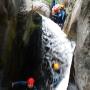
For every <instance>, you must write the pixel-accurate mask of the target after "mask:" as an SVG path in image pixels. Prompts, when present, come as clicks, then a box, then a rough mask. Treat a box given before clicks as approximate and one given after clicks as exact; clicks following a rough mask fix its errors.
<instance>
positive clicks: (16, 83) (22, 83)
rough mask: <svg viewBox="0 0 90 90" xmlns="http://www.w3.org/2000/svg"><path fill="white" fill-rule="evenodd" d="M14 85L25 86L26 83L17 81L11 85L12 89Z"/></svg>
mask: <svg viewBox="0 0 90 90" xmlns="http://www.w3.org/2000/svg"><path fill="white" fill-rule="evenodd" d="M15 85H26V81H17V82H13V83H12V87H13V86H15Z"/></svg>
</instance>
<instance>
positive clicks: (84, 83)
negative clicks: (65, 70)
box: [74, 0, 90, 90]
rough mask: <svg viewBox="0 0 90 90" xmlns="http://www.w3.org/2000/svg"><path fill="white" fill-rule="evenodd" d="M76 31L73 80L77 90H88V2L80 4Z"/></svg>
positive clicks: (89, 17)
mask: <svg viewBox="0 0 90 90" xmlns="http://www.w3.org/2000/svg"><path fill="white" fill-rule="evenodd" d="M77 13H78V12H77ZM76 30H77V46H76V50H75V56H74V57H75V58H74V62H75V65H74V67H75V80H76V83H77V85H78V88H79V90H90V0H83V2H82V6H81V11H80V15H79V17H78V20H77V29H76Z"/></svg>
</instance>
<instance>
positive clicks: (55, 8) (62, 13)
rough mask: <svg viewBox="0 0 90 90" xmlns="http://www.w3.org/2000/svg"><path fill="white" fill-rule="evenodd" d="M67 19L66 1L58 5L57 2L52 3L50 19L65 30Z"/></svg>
mask: <svg viewBox="0 0 90 90" xmlns="http://www.w3.org/2000/svg"><path fill="white" fill-rule="evenodd" d="M66 17H67V14H66V10H65V3H64V1H63V2H62V3H60V2H59V1H58V2H57V3H56V0H53V1H52V4H51V14H50V18H51V19H52V20H53V21H54V22H55V23H57V24H58V25H59V26H60V27H61V29H63V26H64V22H65V19H66Z"/></svg>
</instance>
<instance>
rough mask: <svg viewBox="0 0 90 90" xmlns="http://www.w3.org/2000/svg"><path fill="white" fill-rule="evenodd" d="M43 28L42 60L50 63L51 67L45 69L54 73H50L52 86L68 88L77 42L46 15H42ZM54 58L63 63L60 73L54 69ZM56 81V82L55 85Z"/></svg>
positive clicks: (59, 89) (57, 88) (56, 89)
mask: <svg viewBox="0 0 90 90" xmlns="http://www.w3.org/2000/svg"><path fill="white" fill-rule="evenodd" d="M42 30H43V33H42V48H43V51H42V53H43V60H42V61H44V63H45V62H48V64H49V65H48V66H49V68H45V70H46V71H47V72H50V73H51V74H52V75H50V79H51V78H52V81H51V82H52V84H51V86H53V87H54V88H55V90H67V87H68V82H69V75H70V67H71V63H72V56H73V52H74V48H75V42H74V41H72V42H71V41H70V40H68V39H67V36H66V34H65V33H64V32H63V31H61V28H60V27H59V26H58V25H57V24H55V23H54V22H53V21H51V20H50V19H49V18H47V17H44V16H42ZM53 58H55V59H57V60H59V63H61V73H60V74H57V73H55V72H54V71H53V70H52V62H53V61H52V60H53ZM45 60H46V61H45ZM43 67H44V66H43ZM55 80H56V82H55ZM54 83H56V85H55V86H54Z"/></svg>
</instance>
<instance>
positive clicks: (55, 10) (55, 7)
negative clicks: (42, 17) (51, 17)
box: [52, 4, 59, 13]
mask: <svg viewBox="0 0 90 90" xmlns="http://www.w3.org/2000/svg"><path fill="white" fill-rule="evenodd" d="M52 10H53V11H54V12H55V13H57V12H58V11H59V4H56V5H55V6H54V7H53V9H52Z"/></svg>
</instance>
